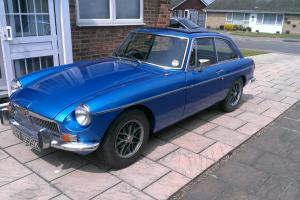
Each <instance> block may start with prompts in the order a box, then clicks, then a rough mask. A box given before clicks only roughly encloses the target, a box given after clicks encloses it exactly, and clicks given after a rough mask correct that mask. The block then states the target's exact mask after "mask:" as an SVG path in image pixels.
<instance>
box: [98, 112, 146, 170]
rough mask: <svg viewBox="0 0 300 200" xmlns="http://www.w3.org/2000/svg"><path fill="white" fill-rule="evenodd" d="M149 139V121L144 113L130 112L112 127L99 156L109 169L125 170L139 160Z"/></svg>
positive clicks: (123, 115) (119, 118) (120, 117)
mask: <svg viewBox="0 0 300 200" xmlns="http://www.w3.org/2000/svg"><path fill="white" fill-rule="evenodd" d="M138 138H139V139H138ZM148 138H149V120H148V119H147V117H146V115H145V114H144V112H142V111H140V110H136V109H135V110H128V111H126V112H124V113H122V114H121V115H120V116H119V117H118V118H117V119H116V120H115V121H114V122H113V123H112V124H111V125H110V127H109V129H108V131H107V133H106V138H105V139H104V141H103V143H102V146H101V148H100V149H99V150H98V152H97V154H98V156H99V158H100V159H104V162H105V164H106V165H107V166H108V167H111V168H113V169H120V168H124V167H127V166H129V165H131V164H132V163H134V162H136V161H137V160H138V159H139V157H140V154H141V152H142V150H143V149H144V146H145V144H146V143H147V141H148Z"/></svg>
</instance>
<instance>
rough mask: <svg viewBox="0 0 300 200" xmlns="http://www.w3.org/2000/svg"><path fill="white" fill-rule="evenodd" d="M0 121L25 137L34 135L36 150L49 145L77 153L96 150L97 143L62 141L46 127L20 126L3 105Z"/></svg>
mask: <svg viewBox="0 0 300 200" xmlns="http://www.w3.org/2000/svg"><path fill="white" fill-rule="evenodd" d="M0 118H1V119H0V121H1V124H2V125H5V126H8V125H10V126H11V127H12V129H13V130H18V131H20V132H21V133H22V134H24V135H26V137H30V138H32V137H34V139H35V140H36V141H37V142H38V147H39V148H38V150H44V149H48V148H50V147H53V148H56V149H61V150H65V151H71V152H75V153H78V154H89V153H92V152H93V151H95V150H97V149H98V147H99V143H93V142H91V143H82V142H64V141H62V140H61V139H60V138H59V137H57V136H53V135H52V134H50V133H49V132H48V131H47V130H46V129H40V130H38V131H36V130H34V131H33V130H30V129H28V128H27V127H24V126H22V125H21V124H20V123H18V122H17V121H16V120H14V119H12V118H10V114H9V110H8V108H6V107H4V108H1V109H0Z"/></svg>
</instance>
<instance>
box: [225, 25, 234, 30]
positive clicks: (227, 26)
mask: <svg viewBox="0 0 300 200" xmlns="http://www.w3.org/2000/svg"><path fill="white" fill-rule="evenodd" d="M224 29H225V30H226V31H233V24H225V25H224Z"/></svg>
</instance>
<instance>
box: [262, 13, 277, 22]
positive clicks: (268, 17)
mask: <svg viewBox="0 0 300 200" xmlns="http://www.w3.org/2000/svg"><path fill="white" fill-rule="evenodd" d="M275 23H276V14H264V21H263V24H266V25H273V24H275Z"/></svg>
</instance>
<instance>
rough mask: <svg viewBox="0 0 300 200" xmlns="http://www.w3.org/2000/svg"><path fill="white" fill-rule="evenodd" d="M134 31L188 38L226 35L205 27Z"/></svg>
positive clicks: (146, 28)
mask: <svg viewBox="0 0 300 200" xmlns="http://www.w3.org/2000/svg"><path fill="white" fill-rule="evenodd" d="M134 32H142V33H150V34H151V33H152V34H159V35H170V36H177V37H186V38H194V37H199V36H224V35H222V34H220V33H217V32H213V31H210V30H207V29H204V28H197V29H178V28H157V27H143V28H138V29H136V30H134Z"/></svg>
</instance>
